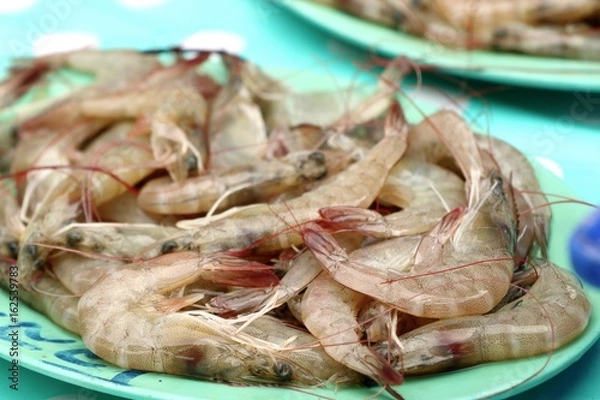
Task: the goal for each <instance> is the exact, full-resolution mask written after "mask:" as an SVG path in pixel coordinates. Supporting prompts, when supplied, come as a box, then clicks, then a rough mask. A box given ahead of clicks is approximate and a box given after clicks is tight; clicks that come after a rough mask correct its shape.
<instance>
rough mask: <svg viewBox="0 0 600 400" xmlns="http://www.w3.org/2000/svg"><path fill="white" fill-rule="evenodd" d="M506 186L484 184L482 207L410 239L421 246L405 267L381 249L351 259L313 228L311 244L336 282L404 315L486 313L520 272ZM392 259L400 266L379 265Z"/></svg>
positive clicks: (494, 178)
mask: <svg viewBox="0 0 600 400" xmlns="http://www.w3.org/2000/svg"><path fill="white" fill-rule="evenodd" d="M504 186H505V185H504V184H503V182H502V180H501V179H500V178H499V176H498V175H496V174H494V173H491V174H490V176H488V177H487V178H486V179H483V180H482V181H481V183H480V187H479V191H480V193H481V194H482V195H483V197H482V199H481V200H480V202H478V203H476V204H473V205H472V206H471V207H469V208H467V209H457V210H454V211H453V212H451V213H449V214H448V215H447V216H446V217H445V218H444V219H443V220H442V221H441V222H440V223H439V224H438V225H437V226H436V228H434V229H433V230H432V231H431V232H430V233H429V234H427V235H425V236H424V237H423V238H422V239H419V240H417V241H415V238H414V237H410V236H409V237H407V238H405V241H406V244H407V246H408V249H415V246H417V247H416V250H413V251H412V252H408V253H407V254H405V255H403V258H402V259H401V260H398V259H397V256H396V255H395V254H394V253H393V252H389V251H388V252H387V253H382V252H381V251H379V250H378V249H377V248H375V247H374V250H373V253H374V255H372V254H370V253H369V252H368V251H365V250H361V252H360V253H357V256H353V253H352V254H350V255H348V254H347V253H346V252H345V251H344V250H343V249H342V248H341V247H340V246H339V245H338V244H337V243H336V242H335V240H334V239H333V238H332V236H331V235H328V234H327V233H325V232H323V231H321V232H319V230H318V229H307V230H306V231H305V232H304V242H305V243H306V245H307V246H308V247H309V248H310V249H311V251H312V252H313V254H314V255H315V258H317V260H319V262H320V263H321V265H322V266H323V267H324V268H325V269H326V270H327V271H328V272H329V273H330V274H331V276H332V277H333V279H335V280H336V281H338V282H339V283H341V284H342V285H344V286H347V287H349V288H351V289H353V290H356V291H358V292H361V293H364V294H368V295H370V296H372V297H374V298H376V299H378V300H380V301H382V302H384V303H388V304H391V305H393V306H394V307H396V308H398V309H400V310H401V311H403V312H406V313H409V314H412V315H416V316H420V317H428V318H449V317H452V316H461V315H473V314H483V313H486V312H488V311H489V310H491V309H492V308H493V307H494V306H495V305H496V304H497V303H498V302H499V301H500V300H501V299H502V298H503V297H504V295H505V294H506V292H507V291H508V288H509V285H510V282H511V278H512V273H513V269H514V261H513V252H514V246H515V239H516V236H515V230H516V227H515V221H514V216H513V210H512V204H511V202H510V199H509V198H508V197H507V195H506V193H505V187H504ZM396 240H398V239H396ZM396 245H397V246H400V243H397V244H396ZM386 255H388V256H390V257H395V259H396V262H397V264H400V265H395V266H393V267H390V268H385V267H384V268H374V267H373V266H372V261H373V258H374V257H385V256H386ZM384 265H387V264H384Z"/></svg>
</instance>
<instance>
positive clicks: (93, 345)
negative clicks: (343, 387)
mask: <svg viewBox="0 0 600 400" xmlns="http://www.w3.org/2000/svg"><path fill="white" fill-rule="evenodd" d="M180 257H181V254H180V253H174V254H168V255H165V256H162V257H158V258H155V259H153V260H150V261H145V262H142V263H139V264H131V265H126V266H124V267H121V268H119V269H117V270H115V271H112V272H110V273H108V274H107V275H105V276H104V278H102V279H101V280H100V281H99V282H98V283H97V284H96V285H95V286H94V287H93V288H92V289H90V290H89V291H87V292H86V293H85V294H84V295H83V296H82V298H81V300H80V301H79V312H78V316H79V323H80V327H81V336H82V338H83V340H84V342H85V344H86V346H87V347H88V348H90V349H91V350H92V351H93V352H94V353H95V354H97V355H98V356H100V357H102V358H103V359H105V360H107V361H109V362H112V363H114V364H116V365H118V366H119V367H121V368H125V369H139V370H147V371H157V372H165V373H171V374H176V375H187V376H194V377H199V378H204V379H210V380H215V381H224V382H233V383H241V384H243V383H271V384H281V385H294V384H305V385H318V384H322V383H324V382H332V383H337V382H340V383H345V382H348V383H351V382H356V380H357V379H358V376H357V375H356V374H354V373H353V372H351V371H349V370H347V369H345V368H344V367H343V366H341V365H339V364H337V363H335V362H333V361H332V360H329V359H326V358H325V357H326V356H325V355H324V354H323V356H322V357H314V356H310V355H309V356H308V357H307V356H305V353H303V352H302V351H297V352H296V351H289V350H285V349H283V351H277V349H276V347H277V346H275V345H274V344H268V343H267V344H266V345H259V344H261V343H265V342H264V340H261V339H265V338H268V337H269V333H268V332H263V334H262V335H263V337H262V338H257V337H256V336H254V335H248V334H245V333H244V332H241V333H238V334H237V335H232V334H231V333H232V330H231V329H226V327H227V326H228V325H230V324H231V323H230V322H228V321H227V320H222V319H218V317H214V316H209V315H205V314H203V313H200V312H198V313H194V315H193V316H192V315H186V314H182V313H176V312H174V311H176V310H178V309H181V308H183V307H185V306H186V305H188V304H192V303H193V302H195V301H196V300H197V296H195V297H194V296H192V297H190V298H167V297H165V296H167V295H168V294H169V293H170V292H173V291H176V290H177V289H179V288H181V287H183V286H185V285H187V284H190V283H193V282H194V281H196V280H198V279H202V278H206V277H209V276H213V277H214V278H216V279H219V275H221V274H223V273H225V272H227V271H226V270H224V267H226V266H225V265H223V263H222V262H221V261H220V260H222V256H219V255H210V256H198V255H195V258H187V257H186V258H184V259H183V260H179V258H180ZM244 272H248V271H244ZM244 279H245V278H244V277H243V274H239V276H238V277H237V280H239V281H243V280H244ZM246 280H248V279H246ZM232 283H233V282H232ZM114 326H119V329H113V327H114ZM256 329H260V328H256ZM299 333H300V332H298V333H295V335H296V334H299ZM273 335H279V336H280V335H281V334H279V333H277V331H275V332H273ZM280 349H281V347H280ZM309 351H314V350H309ZM313 354H314V353H313Z"/></svg>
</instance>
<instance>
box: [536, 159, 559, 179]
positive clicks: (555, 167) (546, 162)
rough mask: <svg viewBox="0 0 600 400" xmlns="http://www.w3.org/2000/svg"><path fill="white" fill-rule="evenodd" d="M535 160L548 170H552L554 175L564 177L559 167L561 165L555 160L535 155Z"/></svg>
mask: <svg viewBox="0 0 600 400" xmlns="http://www.w3.org/2000/svg"><path fill="white" fill-rule="evenodd" d="M535 161H537V162H538V163H540V164H542V166H543V167H545V168H546V169H547V170H548V171H550V172H552V173H553V174H554V175H556V176H557V177H559V178H560V179H565V173H564V171H563V169H562V168H561V166H560V165H559V164H558V163H557V162H556V161H554V160H551V159H549V158H546V157H540V156H538V157H536V158H535Z"/></svg>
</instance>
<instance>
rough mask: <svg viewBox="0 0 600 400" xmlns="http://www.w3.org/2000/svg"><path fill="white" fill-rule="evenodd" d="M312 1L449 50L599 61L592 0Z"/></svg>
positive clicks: (599, 8)
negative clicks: (477, 49)
mask: <svg viewBox="0 0 600 400" xmlns="http://www.w3.org/2000/svg"><path fill="white" fill-rule="evenodd" d="M317 1H318V2H321V3H325V4H327V5H330V6H334V7H338V8H341V9H342V10H344V11H346V12H349V13H351V14H354V15H357V16H359V17H361V18H365V19H368V20H371V21H374V22H376V23H379V24H382V25H386V26H390V27H397V28H398V29H400V30H403V31H406V32H408V33H411V34H415V35H419V36H423V37H425V38H427V39H429V40H431V41H432V42H435V43H438V44H442V45H444V46H447V47H451V48H461V49H472V48H490V49H502V50H509V51H519V52H525V53H530V54H536V55H549V56H555V57H573V58H581V59H592V60H597V59H598V58H599V57H600V53H599V51H598V50H600V48H599V47H598V46H597V40H596V38H595V33H594V26H593V25H592V24H593V23H594V18H596V19H597V18H598V16H599V15H600V5H599V4H598V2H597V1H595V0H575V1H569V2H565V1H560V0H552V1H545V0H530V1H521V0H499V1H476V0H429V1H418V2H414V1H410V0H386V1H382V2H371V1H368V0H350V1H346V0H344V1H342V0H337V1H336V0H317ZM590 21H591V22H592V24H590Z"/></svg>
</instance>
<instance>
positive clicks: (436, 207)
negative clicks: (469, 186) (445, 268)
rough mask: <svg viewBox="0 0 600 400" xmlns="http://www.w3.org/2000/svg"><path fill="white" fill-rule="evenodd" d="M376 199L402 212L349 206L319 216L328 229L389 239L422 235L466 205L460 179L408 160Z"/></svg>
mask: <svg viewBox="0 0 600 400" xmlns="http://www.w3.org/2000/svg"><path fill="white" fill-rule="evenodd" d="M377 198H378V200H379V201H380V202H382V203H384V204H388V205H393V206H396V207H400V208H402V210H401V211H399V212H395V213H391V214H389V215H386V216H385V217H383V216H381V215H380V214H379V213H377V212H375V211H372V210H366V209H360V208H350V207H326V208H322V209H321V210H320V211H319V213H320V214H321V216H322V217H323V219H324V224H325V225H326V226H327V227H328V228H329V229H353V230H357V231H360V232H362V233H366V234H369V235H371V236H375V237H381V238H389V237H395V236H406V235H416V234H420V233H425V232H427V231H429V230H430V229H431V228H433V227H434V226H435V225H436V224H437V223H438V222H439V220H440V219H441V218H442V217H443V216H444V215H445V214H446V213H447V212H449V211H450V210H452V209H454V208H456V207H459V206H461V205H464V204H465V203H466V199H465V189H464V182H463V181H462V179H460V178H459V177H458V176H456V175H455V174H454V173H452V172H450V171H448V170H446V169H444V168H441V167H438V166H437V165H434V164H429V163H426V162H424V161H419V160H416V159H412V158H408V157H404V158H402V159H401V160H400V161H398V163H397V164H396V165H395V166H394V168H392V169H391V170H390V173H389V174H388V177H387V179H386V181H385V183H384V185H383V188H382V189H381V192H380V193H379V196H378V197H377Z"/></svg>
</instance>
